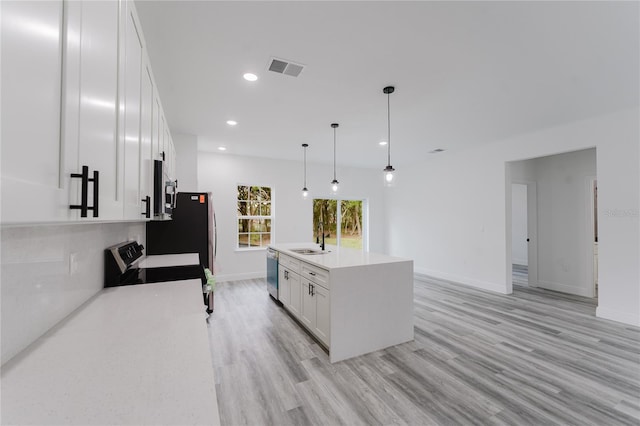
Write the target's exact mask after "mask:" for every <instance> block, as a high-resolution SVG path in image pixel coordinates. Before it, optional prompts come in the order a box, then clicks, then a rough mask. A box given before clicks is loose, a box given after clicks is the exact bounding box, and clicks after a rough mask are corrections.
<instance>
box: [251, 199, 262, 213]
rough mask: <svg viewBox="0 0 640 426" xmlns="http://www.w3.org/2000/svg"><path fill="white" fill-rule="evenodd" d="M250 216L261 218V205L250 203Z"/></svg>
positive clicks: (255, 202) (256, 202) (254, 202)
mask: <svg viewBox="0 0 640 426" xmlns="http://www.w3.org/2000/svg"><path fill="white" fill-rule="evenodd" d="M249 214H250V215H251V216H260V203H259V202H258V201H249Z"/></svg>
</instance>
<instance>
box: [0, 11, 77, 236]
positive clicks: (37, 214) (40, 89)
mask: <svg viewBox="0 0 640 426" xmlns="http://www.w3.org/2000/svg"><path fill="white" fill-rule="evenodd" d="M0 15H1V16H2V24H1V32H2V45H1V50H2V68H1V72H0V75H1V83H0V84H1V85H2V105H1V107H2V110H1V111H2V117H1V120H2V131H1V135H0V137H1V139H2V185H1V191H2V215H1V218H2V223H24V222H53V221H61V220H68V217H69V205H68V202H67V200H68V192H67V191H66V190H65V188H64V183H63V181H64V176H63V173H64V170H63V167H62V164H61V156H62V152H63V149H64V147H63V144H62V140H61V138H60V132H61V127H60V123H61V108H60V94H61V90H62V87H61V82H62V41H63V39H64V34H63V17H64V5H63V2H62V1H42V2H36V1H33V2H32V1H29V2H25V1H2V2H0Z"/></svg>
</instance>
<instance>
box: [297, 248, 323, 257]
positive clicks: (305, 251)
mask: <svg viewBox="0 0 640 426" xmlns="http://www.w3.org/2000/svg"><path fill="white" fill-rule="evenodd" d="M290 250H291V251H292V252H294V253H298V254H305V255H310V254H325V253H328V251H322V250H317V249H310V248H298V249H290Z"/></svg>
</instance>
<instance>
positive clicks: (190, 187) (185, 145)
mask: <svg viewBox="0 0 640 426" xmlns="http://www.w3.org/2000/svg"><path fill="white" fill-rule="evenodd" d="M173 144H174V146H175V148H176V157H177V158H176V179H178V191H184V192H197V191H198V138H197V136H194V135H186V134H180V133H178V134H175V133H174V134H173Z"/></svg>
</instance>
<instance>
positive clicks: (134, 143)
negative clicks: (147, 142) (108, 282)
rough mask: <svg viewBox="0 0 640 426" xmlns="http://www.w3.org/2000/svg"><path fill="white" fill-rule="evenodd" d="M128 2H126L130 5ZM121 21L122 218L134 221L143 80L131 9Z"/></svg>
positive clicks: (137, 212)
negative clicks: (122, 72) (122, 21)
mask: <svg viewBox="0 0 640 426" xmlns="http://www.w3.org/2000/svg"><path fill="white" fill-rule="evenodd" d="M129 4H130V2H127V5H129ZM125 9H126V15H125V22H124V33H123V34H124V37H123V43H122V48H121V49H122V54H121V58H123V62H124V74H123V76H122V82H123V85H122V91H121V94H122V98H123V102H122V103H121V105H122V111H121V114H122V117H123V126H122V130H121V131H122V138H123V140H124V218H125V219H130V220H135V219H140V218H141V217H142V215H141V211H142V207H141V204H142V201H141V200H142V199H141V195H140V182H139V174H140V171H139V170H140V127H141V126H140V106H141V102H140V101H141V93H140V87H141V81H142V71H143V69H142V68H143V67H142V58H143V55H142V54H143V48H142V39H141V37H140V34H139V24H138V22H137V19H135V17H134V12H133V9H131V8H129V7H127V8H125Z"/></svg>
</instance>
